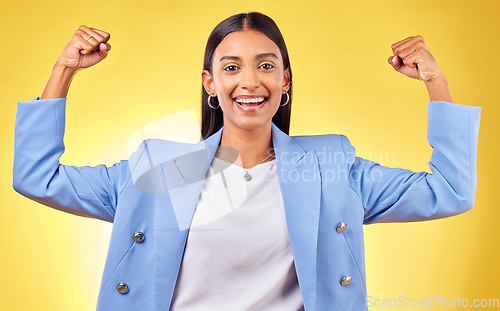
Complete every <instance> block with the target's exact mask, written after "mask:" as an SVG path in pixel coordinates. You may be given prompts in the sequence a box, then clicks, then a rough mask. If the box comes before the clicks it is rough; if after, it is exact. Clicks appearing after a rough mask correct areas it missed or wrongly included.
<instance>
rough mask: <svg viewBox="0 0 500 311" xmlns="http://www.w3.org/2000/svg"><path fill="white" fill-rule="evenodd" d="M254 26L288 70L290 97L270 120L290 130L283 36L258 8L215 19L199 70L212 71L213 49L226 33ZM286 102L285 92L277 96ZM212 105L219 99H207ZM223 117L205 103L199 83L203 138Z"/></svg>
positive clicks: (287, 64) (206, 96)
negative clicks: (273, 47) (274, 48)
mask: <svg viewBox="0 0 500 311" xmlns="http://www.w3.org/2000/svg"><path fill="white" fill-rule="evenodd" d="M248 29H252V30H257V31H260V32H262V33H263V34H264V35H266V36H267V37H268V38H269V39H271V41H273V42H274V43H275V44H276V45H277V46H278V48H279V49H280V52H281V57H282V58H283V68H284V70H287V69H288V71H289V74H290V89H289V91H288V93H289V95H290V99H289V102H288V104H286V105H285V106H280V107H279V109H278V111H277V112H276V114H275V115H274V116H273V123H274V124H275V125H276V126H277V127H278V128H279V129H280V130H281V131H283V132H285V133H286V134H288V133H289V131H290V114H291V106H292V69H291V68H290V58H289V57H288V50H287V48H286V44H285V40H284V39H283V36H282V35H281V32H280V30H279V28H278V26H277V25H276V23H275V22H274V21H273V20H272V19H271V18H270V17H269V16H267V15H264V14H262V13H258V12H251V13H241V14H236V15H233V16H231V17H228V18H227V19H225V20H223V21H222V22H221V23H219V24H218V25H217V26H216V27H215V28H214V30H213V31H212V33H211V34H210V36H209V37H208V41H207V46H206V48H205V58H204V61H203V70H208V72H210V74H212V58H213V56H214V52H215V49H216V48H217V46H219V44H220V43H221V42H222V40H223V39H224V38H225V37H226V36H227V35H228V34H230V33H232V32H236V31H241V30H248ZM285 102H286V95H285V96H282V97H281V103H280V104H281V105H283V104H284V103H285ZM210 104H211V105H212V106H218V105H219V100H218V99H217V97H212V98H211V99H210ZM223 123H224V119H223V116H222V110H221V109H220V108H218V109H212V108H210V107H209V106H208V93H207V92H206V91H205V88H204V87H203V85H202V87H201V135H202V137H203V139H206V138H208V137H209V136H210V135H212V134H214V133H215V132H217V131H218V130H220V129H221V127H222V126H223Z"/></svg>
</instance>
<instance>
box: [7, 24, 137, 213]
mask: <svg viewBox="0 0 500 311" xmlns="http://www.w3.org/2000/svg"><path fill="white" fill-rule="evenodd" d="M108 39H109V34H107V33H106V32H104V31H100V30H97V29H94V28H88V27H85V26H81V27H80V28H79V29H78V30H77V31H76V32H75V34H74V35H73V37H72V38H71V40H70V42H69V43H68V44H67V45H66V46H65V48H64V49H63V52H62V53H61V55H60V56H59V58H58V60H57V62H56V64H55V65H54V69H53V71H52V75H51V77H50V79H49V82H48V83H47V86H46V88H45V91H44V92H43V96H42V100H30V101H26V102H23V101H20V102H18V105H17V113H16V129H15V139H14V169H13V187H14V189H15V190H16V191H17V192H19V193H21V194H22V195H24V196H26V197H28V198H30V199H32V200H35V201H37V202H40V203H42V204H45V205H48V206H51V207H53V208H56V209H59V210H62V211H65V212H68V213H72V214H76V215H80V216H85V217H93V218H98V219H103V220H106V221H110V222H111V221H113V219H114V215H115V208H116V205H117V200H118V193H119V189H120V188H121V182H122V181H123V179H125V180H126V178H127V177H126V176H128V175H129V170H128V163H127V162H126V161H122V162H120V163H119V164H116V165H114V166H113V167H109V168H108V167H106V166H104V165H98V166H95V167H88V166H84V167H76V166H68V165H63V164H60V163H59V158H60V157H61V155H62V154H63V153H64V142H63V138H64V129H65V108H66V98H65V97H66V95H67V92H68V88H69V85H70V83H71V79H72V77H73V76H74V75H75V73H76V72H77V71H78V70H80V69H83V68H87V67H90V66H93V65H95V64H97V63H98V62H100V61H101V60H103V59H104V58H105V57H106V55H107V53H108V51H109V49H110V45H109V44H108V43H107V40H108Z"/></svg>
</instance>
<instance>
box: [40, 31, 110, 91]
mask: <svg viewBox="0 0 500 311" xmlns="http://www.w3.org/2000/svg"><path fill="white" fill-rule="evenodd" d="M109 38H110V35H109V33H107V32H105V31H102V30H98V29H95V28H89V27H87V26H84V25H82V26H80V27H79V28H78V30H77V31H75V33H74V34H73V37H72V38H71V40H70V41H69V42H68V44H66V46H65V47H64V49H63V51H62V53H61V55H60V56H59V58H58V59H57V61H56V63H55V65H54V68H53V69H52V74H51V75H50V78H49V81H48V82H47V85H46V86H45V90H44V91H43V93H42V97H41V99H51V98H64V97H66V96H67V95H68V90H69V86H70V84H71V80H72V79H73V77H74V76H75V74H76V73H77V72H78V71H79V70H81V69H84V68H88V67H92V66H94V65H95V64H97V63H99V62H100V61H101V60H103V59H104V58H106V56H107V55H108V52H109V50H110V49H111V46H110V45H109V43H108V40H109Z"/></svg>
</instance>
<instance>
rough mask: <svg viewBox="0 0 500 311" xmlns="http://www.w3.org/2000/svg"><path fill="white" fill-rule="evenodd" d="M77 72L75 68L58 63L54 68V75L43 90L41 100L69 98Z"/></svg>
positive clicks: (52, 74)
mask: <svg viewBox="0 0 500 311" xmlns="http://www.w3.org/2000/svg"><path fill="white" fill-rule="evenodd" d="M77 71H78V70H75V69H74V68H69V67H67V66H64V65H62V64H59V63H56V64H55V65H54V67H53V68H52V73H51V75H50V78H49V81H48V82H47V85H46V86H45V89H44V90H43V93H42V96H41V99H49V98H64V97H67V95H68V90H69V86H70V84H71V81H72V80H73V77H74V76H75V74H76V72H77Z"/></svg>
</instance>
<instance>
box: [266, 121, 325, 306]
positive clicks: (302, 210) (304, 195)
mask: <svg viewBox="0 0 500 311" xmlns="http://www.w3.org/2000/svg"><path fill="white" fill-rule="evenodd" d="M272 138H273V145H274V150H275V155H276V160H277V161H276V168H277V172H278V180H279V183H280V188H281V194H282V196H283V203H284V206H285V217H286V223H287V228H288V234H289V236H290V244H291V247H292V252H293V259H294V262H295V269H296V272H297V278H298V281H299V286H300V290H301V293H302V299H303V302H304V307H305V309H306V310H314V308H315V301H316V256H317V240H318V227H319V213H320V203H321V202H320V198H321V178H320V175H319V166H318V159H317V156H316V154H315V153H314V152H313V151H310V152H306V151H304V149H303V148H302V146H300V145H299V144H298V143H297V142H296V141H295V140H293V139H292V138H291V137H290V136H288V135H286V134H285V133H283V132H282V131H281V130H280V129H278V127H276V126H275V125H274V124H273V125H272Z"/></svg>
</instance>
